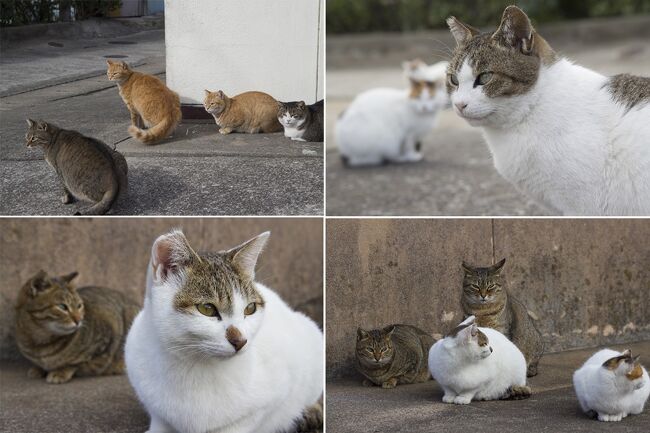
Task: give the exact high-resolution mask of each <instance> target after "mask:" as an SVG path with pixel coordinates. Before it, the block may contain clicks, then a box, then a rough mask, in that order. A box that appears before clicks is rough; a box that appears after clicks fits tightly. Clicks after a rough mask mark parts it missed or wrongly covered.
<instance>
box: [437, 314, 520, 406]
mask: <svg viewBox="0 0 650 433" xmlns="http://www.w3.org/2000/svg"><path fill="white" fill-rule="evenodd" d="M429 371H430V372H431V375H432V376H433V378H434V379H435V380H436V381H437V382H438V383H439V384H440V386H441V387H442V389H443V390H444V393H445V394H444V396H443V397H442V401H443V402H445V403H454V404H469V403H470V402H471V401H472V400H498V399H501V400H504V399H522V398H528V397H530V395H531V391H530V388H529V387H528V386H526V359H525V358H524V355H523V354H522V353H521V351H520V350H519V349H517V346H515V345H514V344H513V343H512V342H511V341H510V340H508V338H506V336H504V335H503V334H501V333H500V332H499V331H496V330H494V329H491V328H479V327H478V326H476V323H475V317H474V316H470V317H468V318H467V319H465V321H463V322H462V323H461V324H460V325H459V326H458V327H457V328H455V329H454V330H453V331H452V332H451V333H450V334H449V335H447V336H446V337H445V338H443V339H441V340H438V341H437V342H436V344H434V345H433V347H431V350H429Z"/></svg>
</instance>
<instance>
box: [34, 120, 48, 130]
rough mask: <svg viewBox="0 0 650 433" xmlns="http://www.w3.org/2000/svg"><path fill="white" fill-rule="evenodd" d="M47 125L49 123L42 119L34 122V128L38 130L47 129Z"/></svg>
mask: <svg viewBox="0 0 650 433" xmlns="http://www.w3.org/2000/svg"><path fill="white" fill-rule="evenodd" d="M48 127H49V125H48V124H47V122H45V121H44V120H39V121H37V122H36V129H38V130H39V131H47V128H48Z"/></svg>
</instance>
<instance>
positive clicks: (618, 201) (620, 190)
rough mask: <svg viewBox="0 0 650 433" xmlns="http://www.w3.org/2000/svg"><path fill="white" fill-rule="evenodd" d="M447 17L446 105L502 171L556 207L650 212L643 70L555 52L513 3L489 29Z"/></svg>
mask: <svg viewBox="0 0 650 433" xmlns="http://www.w3.org/2000/svg"><path fill="white" fill-rule="evenodd" d="M447 23H448V24H449V27H450V29H451V32H452V34H453V35H454V38H455V39H456V41H457V42H458V47H457V48H456V51H455V53H454V57H453V59H452V60H451V62H450V64H449V68H448V82H447V89H448V92H449V94H450V97H451V102H452V105H453V106H454V109H455V111H456V113H457V114H458V115H459V116H461V117H463V118H464V119H466V120H467V121H468V122H469V123H470V124H471V125H472V126H479V127H481V128H482V129H483V134H484V136H485V139H486V140H487V144H488V147H489V148H490V151H491V152H492V156H493V158H494V165H495V167H496V169H497V171H498V172H499V173H500V174H501V175H502V176H503V177H504V178H506V179H507V180H508V181H510V182H511V183H512V184H513V185H514V186H515V187H517V188H518V189H520V190H521V191H523V192H524V193H526V194H528V195H529V196H531V197H532V198H534V199H536V200H537V201H539V202H540V203H541V204H543V205H545V206H546V207H547V208H548V209H549V210H552V211H554V212H559V213H562V214H565V215H648V214H650V122H649V121H648V120H649V119H650V78H645V77H636V76H631V75H627V74H624V75H617V76H613V77H606V76H604V75H601V74H599V73H597V72H594V71H591V70H589V69H586V68H583V67H581V66H578V65H575V64H573V63H572V62H571V61H569V60H567V59H566V58H563V57H560V56H558V55H557V54H556V53H555V52H554V51H553V49H552V48H551V47H550V46H549V44H548V43H547V42H546V41H545V40H544V39H543V38H542V37H541V36H540V35H539V34H538V33H537V32H536V31H535V29H534V28H533V26H532V25H531V23H530V21H529V19H528V17H527V16H526V14H525V13H524V12H523V11H521V10H520V9H519V8H517V7H516V6H509V7H507V8H506V9H505V11H504V13H503V18H502V21H501V25H500V26H499V28H498V29H497V30H496V31H495V32H494V33H480V32H479V31H478V30H477V29H475V28H473V27H471V26H468V25H466V24H463V23H461V22H460V21H459V20H457V19H456V18H455V17H450V18H449V19H448V20H447Z"/></svg>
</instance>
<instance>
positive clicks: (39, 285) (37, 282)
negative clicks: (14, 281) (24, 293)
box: [29, 269, 49, 296]
mask: <svg viewBox="0 0 650 433" xmlns="http://www.w3.org/2000/svg"><path fill="white" fill-rule="evenodd" d="M48 287H49V284H48V283H47V273H46V272H45V271H44V270H42V269H41V270H40V271H38V272H37V273H36V275H34V276H33V277H32V279H31V280H30V281H29V294H30V296H36V295H37V294H39V293H40V292H42V291H44V290H45V289H47V288H48Z"/></svg>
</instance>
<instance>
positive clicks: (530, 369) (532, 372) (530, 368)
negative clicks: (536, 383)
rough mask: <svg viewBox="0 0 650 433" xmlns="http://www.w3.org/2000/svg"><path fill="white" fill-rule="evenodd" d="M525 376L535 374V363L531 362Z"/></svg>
mask: <svg viewBox="0 0 650 433" xmlns="http://www.w3.org/2000/svg"><path fill="white" fill-rule="evenodd" d="M526 376H527V377H533V376H537V364H535V365H533V364H531V365H529V366H528V369H527V370H526Z"/></svg>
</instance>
